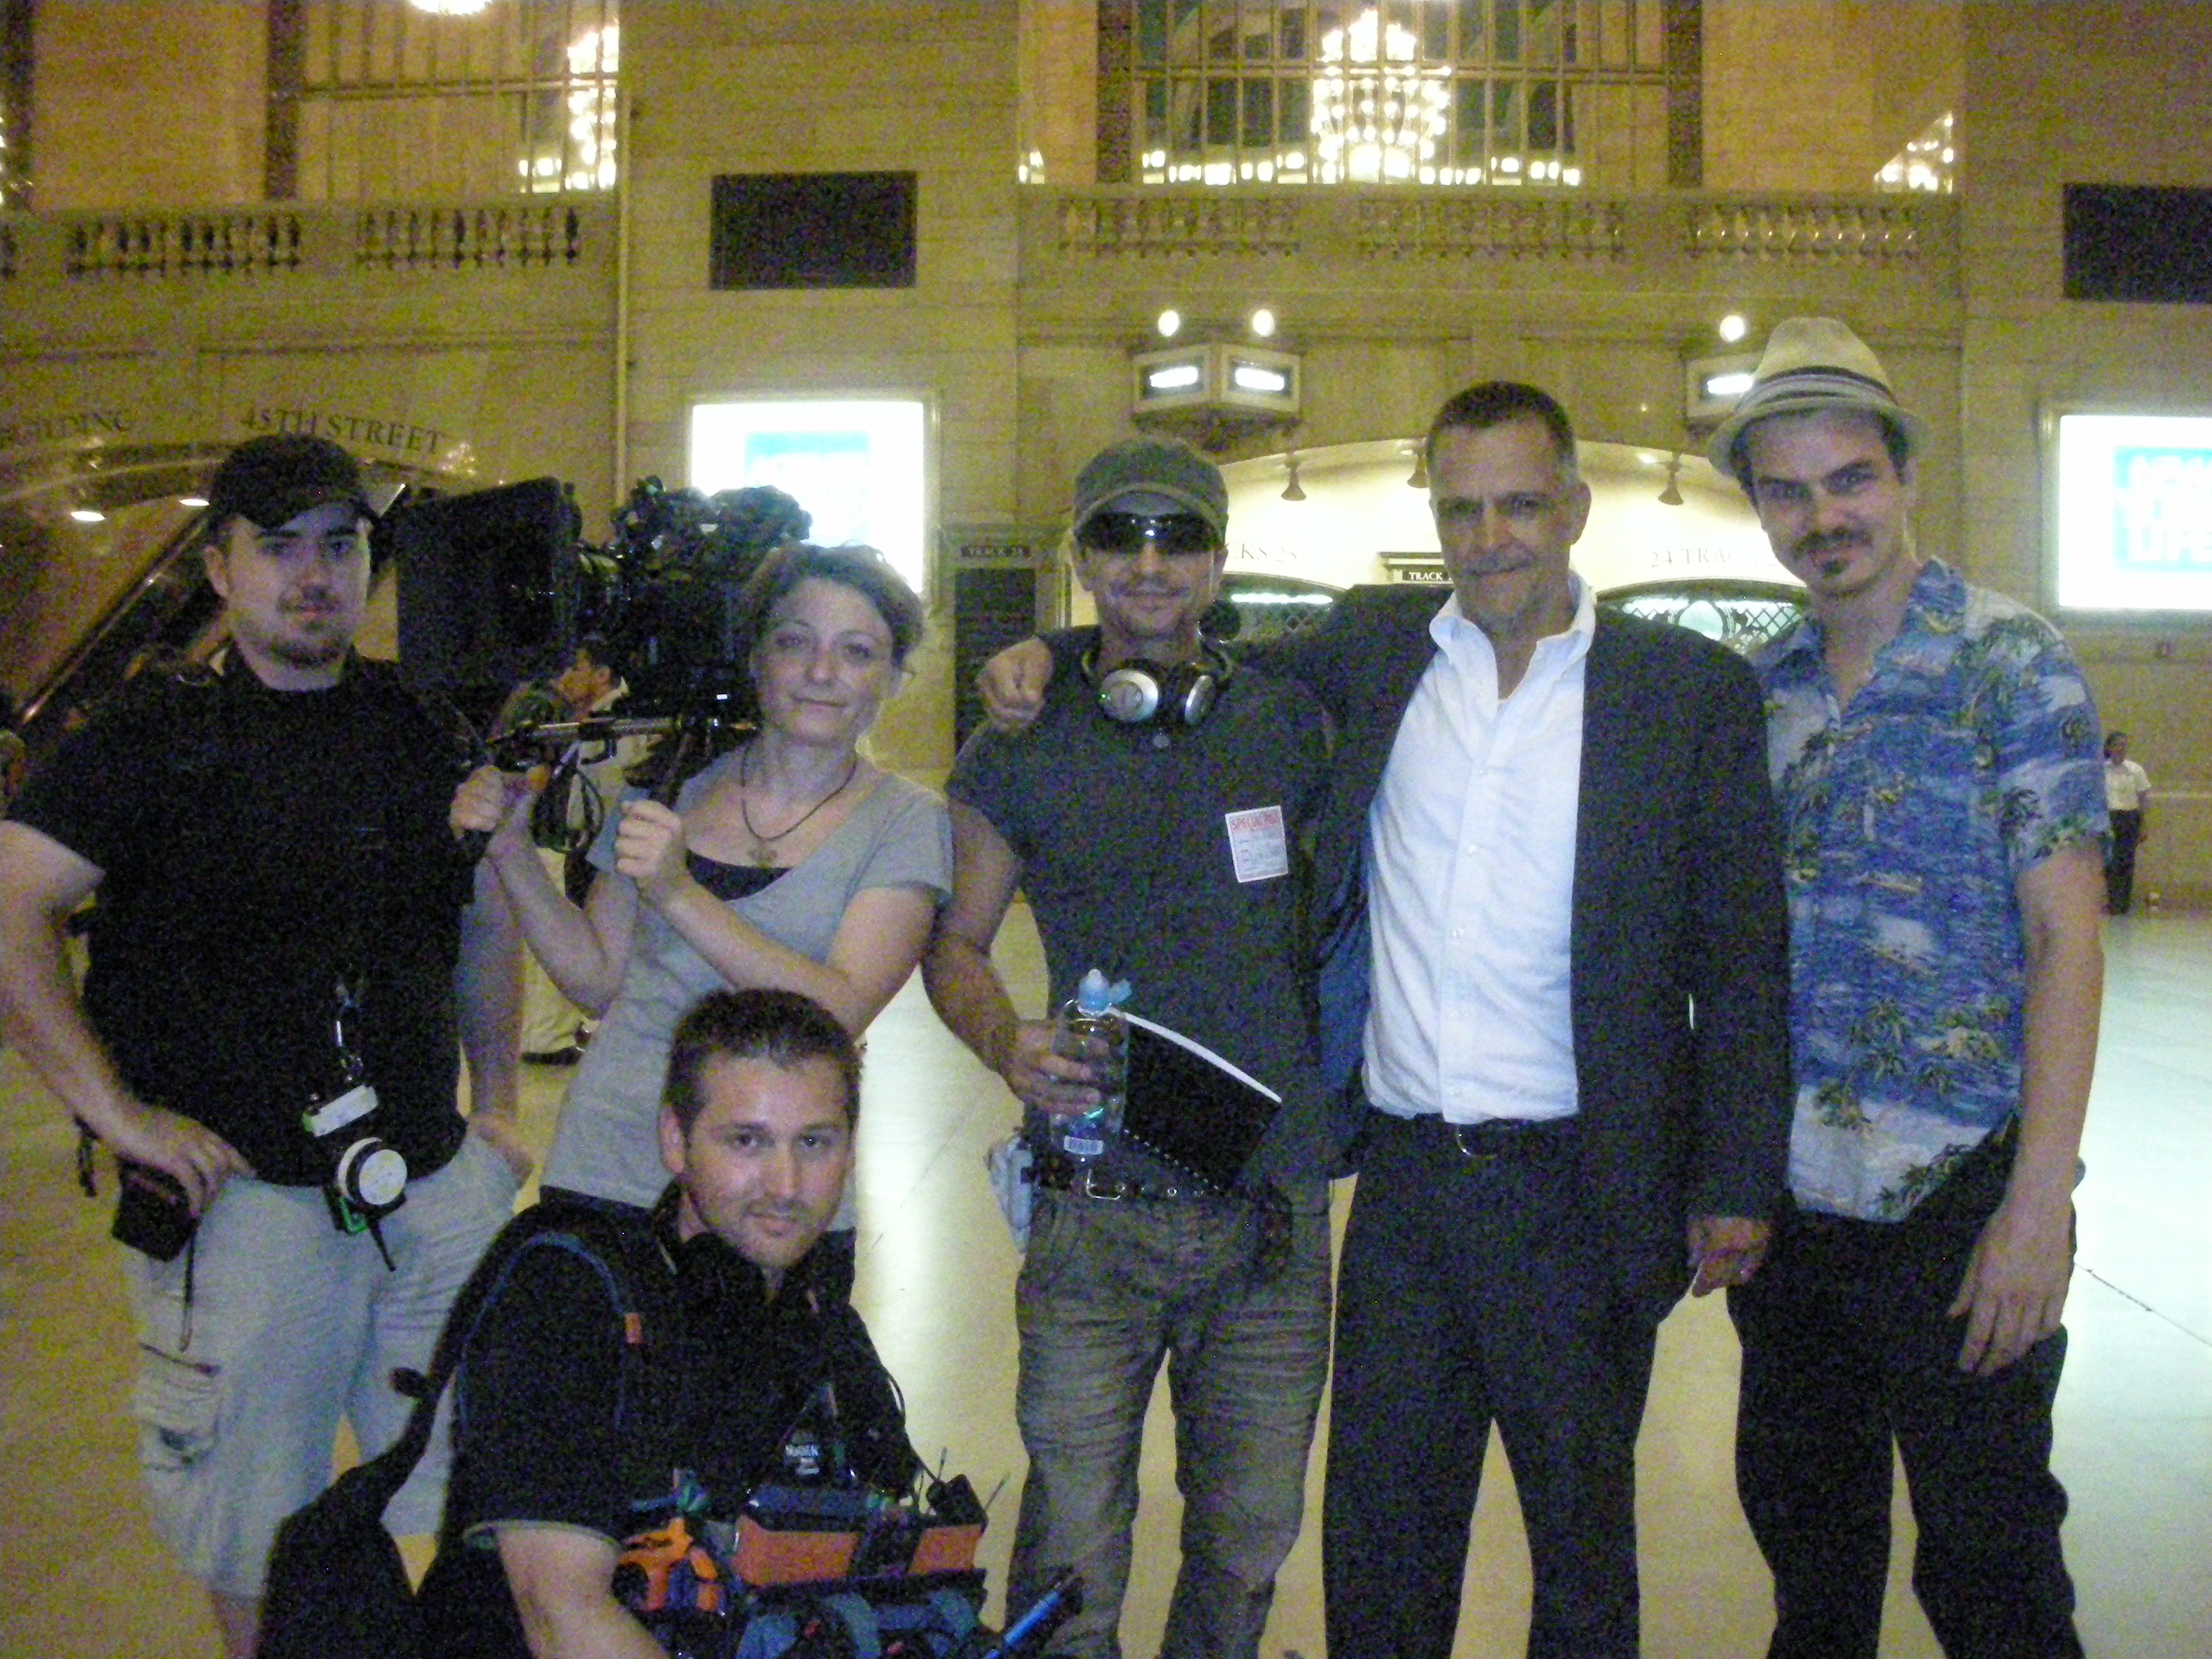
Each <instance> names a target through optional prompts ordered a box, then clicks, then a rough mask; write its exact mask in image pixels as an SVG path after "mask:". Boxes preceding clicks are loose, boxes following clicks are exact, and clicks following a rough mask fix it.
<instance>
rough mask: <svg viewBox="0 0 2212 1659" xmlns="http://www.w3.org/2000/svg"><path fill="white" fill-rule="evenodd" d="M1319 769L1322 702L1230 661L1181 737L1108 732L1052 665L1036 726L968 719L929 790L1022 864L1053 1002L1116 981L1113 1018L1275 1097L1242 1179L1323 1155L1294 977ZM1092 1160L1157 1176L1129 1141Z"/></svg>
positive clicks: (1297, 1168) (1291, 1168)
mask: <svg viewBox="0 0 2212 1659" xmlns="http://www.w3.org/2000/svg"><path fill="white" fill-rule="evenodd" d="M1327 765H1328V760H1327V752H1326V748H1325V744H1324V740H1323V736H1322V711H1321V706H1320V704H1319V703H1317V702H1315V701H1314V699H1313V698H1312V696H1310V694H1308V693H1307V692H1305V691H1304V690H1301V689H1300V688H1299V687H1297V685H1295V684H1292V683H1291V682H1290V681H1288V680H1282V679H1277V678H1272V677H1270V676H1268V675H1267V674H1265V673H1262V672H1260V671H1256V670H1252V669H1242V668H1240V669H1238V670H1237V671H1236V673H1235V674H1234V675H1232V676H1231V678H1230V680H1229V682H1228V684H1226V685H1225V687H1224V688H1223V690H1222V693H1221V696H1220V699H1219V701H1218V702H1216V703H1215V705H1214V707H1213V710H1212V713H1211V714H1208V715H1207V716H1206V720H1204V721H1203V722H1202V723H1201V724H1200V726H1198V727H1197V728H1196V729H1195V730H1193V731H1189V732H1175V733H1172V734H1170V733H1167V732H1160V731H1158V730H1156V729H1154V728H1152V727H1138V726H1115V725H1114V724H1112V723H1111V722H1109V720H1106V718H1105V717H1104V716H1103V714H1100V713H1099V711H1098V708H1097V697H1096V695H1095V694H1094V693H1093V692H1092V690H1091V686H1090V684H1088V682H1087V681H1085V679H1084V678H1082V677H1081V676H1080V675H1078V674H1067V673H1062V674H1060V675H1058V676H1056V677H1055V678H1054V680H1053V683H1052V685H1051V688H1050V689H1049V690H1048V692H1047V694H1046V701H1045V708H1044V712H1043V714H1042V716H1041V717H1040V718H1039V719H1038V720H1037V722H1036V726H1033V727H1032V728H1031V729H1030V731H1029V732H1025V733H1021V734H1018V735H1009V734H1007V733H1004V732H994V731H993V730H991V729H990V728H989V727H987V726H985V727H979V728H978V729H977V730H976V732H975V734H974V735H973V736H972V737H970V738H969V739H968V742H967V744H966V745H965V746H964V747H963V748H962V750H961V751H960V757H959V758H958V759H957V761H955V762H954V763H953V767H952V775H951V778H950V779H948V780H947V781H946V783H945V791H946V793H948V794H950V795H951V797H952V798H953V799H955V800H957V801H959V802H961V803H963V805H969V806H972V807H974V808H975V810H976V811H979V812H981V814H982V815H983V816H984V817H986V818H987V819H989V820H990V822H991V825H992V827H993V828H994V829H997V830H998V832H999V833H1000V835H1001V836H1004V837H1005V838H1006V844H1007V846H1008V847H1010V848H1012V849H1013V852H1014V853H1015V854H1016V856H1018V858H1020V860H1022V877H1021V883H1022V889H1023V890H1024V892H1025V893H1027V894H1028V895H1029V899H1030V905H1031V906H1032V908H1034V909H1035V911H1036V922H1037V932H1038V933H1039V935H1040V936H1041V937H1042V939H1043V942H1044V950H1045V961H1046V963H1047V965H1048V968H1049V969H1050V972H1051V976H1052V992H1051V995H1052V1006H1054V1007H1057V1006H1059V1005H1060V1003H1061V1002H1064V1001H1065V1000H1066V999H1067V998H1069V997H1071V996H1073V994H1074V992H1075V982H1076V981H1077V980H1079V979H1080V978H1081V977H1082V975H1083V973H1084V971H1085V969H1090V968H1098V969H1103V970H1104V972H1105V973H1106V975H1107V976H1108V977H1109V978H1111V979H1127V980H1128V981H1130V985H1131V987H1132V988H1131V995H1130V999H1129V1003H1128V1006H1129V1009H1130V1011H1131V1012H1134V1013H1138V1014H1142V1015H1143V1016H1145V1017H1146V1018H1148V1019H1152V1020H1155V1021H1157V1022H1158V1023H1159V1024H1163V1025H1166V1026H1170V1027H1171V1028H1173V1029H1174V1030H1178V1031H1181V1032H1182V1033H1183V1034H1184V1035H1185V1036H1189V1037H1191V1038H1192V1039H1194V1041H1196V1042H1200V1043H1203V1044H1205V1045H1206V1047H1207V1048H1212V1050H1213V1051H1214V1052H1215V1053H1217V1054H1222V1055H1224V1056H1225V1057H1226V1058H1227V1059H1229V1060H1231V1061H1232V1062H1234V1063H1235V1064H1236V1065H1237V1066H1239V1067H1241V1068H1242V1069H1243V1070H1244V1071H1246V1072H1248V1073H1251V1075H1253V1076H1254V1077H1256V1078H1258V1079H1260V1080H1261V1082H1263V1083H1265V1084H1267V1085H1268V1086H1270V1087H1271V1088H1273V1089H1275V1090H1276V1091H1279V1092H1280V1093H1281V1095H1282V1096H1283V1105H1282V1107H1281V1108H1280V1109H1278V1111H1277V1113H1276V1115H1275V1121H1274V1123H1273V1127H1271V1128H1270V1129H1269V1131H1268V1133H1267V1139H1266V1140H1264V1141H1263V1142H1262V1143H1261V1146H1260V1150H1259V1151H1258V1152H1255V1154H1254V1155H1253V1158H1252V1161H1251V1163H1250V1164H1249V1165H1248V1166H1247V1169H1246V1171H1245V1174H1246V1178H1247V1179H1248V1180H1252V1179H1257V1178H1262V1177H1265V1176H1319V1175H1322V1174H1325V1173H1327V1172H1328V1170H1329V1169H1330V1167H1331V1165H1332V1164H1333V1162H1334V1148H1333V1146H1332V1144H1331V1143H1330V1142H1329V1140H1328V1131H1327V1124H1326V1120H1325V1114H1324V1111H1323V1106H1322V1097H1321V1090H1320V1086H1319V1079H1318V1076H1317V1073H1316V1069H1315V1066H1314V1060H1313V1054H1312V1048H1311V1044H1310V1040H1309V1036H1308V1032H1307V1030H1306V1023H1305V1018H1304V1006H1303V1002H1302V1000H1301V997H1300V994H1299V988H1298V974H1299V969H1300V962H1299V937H1298V899H1299V896H1300V895H1299V892H1298V887H1299V882H1298V880H1297V872H1298V870H1299V869H1300V868H1301V865H1302V860H1300V858H1299V856H1298V848H1297V842H1298V838H1299V836H1300V832H1301V831H1302V830H1303V829H1304V827H1305V825H1306V823H1307V822H1308V820H1309V819H1310V817H1311V816H1312V814H1313V813H1314V812H1315V811H1317V810H1318V808H1319V805H1320V803H1321V798H1322V787H1323V781H1324V779H1325V776H1326V769H1327ZM1271 809H1272V811H1271ZM1022 1012H1024V1013H1030V1012H1036V1013H1049V1012H1050V1009H1042V1010H1029V1009H1024V1010H1023V1011H1022ZM1041 1128H1042V1126H1041V1125H1040V1124H1038V1123H1036V1122H1032V1124H1031V1132H1032V1133H1033V1134H1034V1133H1041ZM1106 1164H1107V1165H1108V1166H1109V1167H1110V1168H1113V1169H1115V1170H1117V1171H1119V1172H1122V1173H1127V1174H1130V1175H1133V1176H1137V1177H1138V1178H1139V1179H1148V1180H1149V1179H1159V1178H1161V1177H1162V1176H1163V1175H1164V1166H1157V1165H1156V1164H1154V1161H1153V1160H1152V1159H1151V1158H1148V1157H1147V1156H1146V1154H1145V1153H1144V1152H1141V1151H1140V1150H1139V1149H1137V1148H1133V1147H1127V1146H1117V1147H1115V1148H1114V1149H1113V1150H1112V1151H1110V1152H1109V1153H1108V1154H1107V1158H1106Z"/></svg>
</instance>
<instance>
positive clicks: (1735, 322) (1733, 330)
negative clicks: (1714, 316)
mask: <svg viewBox="0 0 2212 1659" xmlns="http://www.w3.org/2000/svg"><path fill="white" fill-rule="evenodd" d="M1750 327H1751V325H1750V324H1749V323H1748V322H1747V321H1745V320H1744V316H1743V313H1741V312H1740V311H1731V312H1730V313H1729V314H1728V315H1727V316H1725V317H1723V318H1722V319H1720V322H1719V323H1718V325H1716V327H1715V328H1714V332H1715V333H1717V334H1718V335H1719V336H1720V337H1721V339H1722V340H1723V342H1724V343H1727V344H1729V345H1734V344H1735V343H1736V342H1737V341H1738V340H1741V338H1743V337H1744V335H1745V333H1746V332H1747V331H1748V330H1749V329H1750Z"/></svg>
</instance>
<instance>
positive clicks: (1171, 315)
mask: <svg viewBox="0 0 2212 1659" xmlns="http://www.w3.org/2000/svg"><path fill="white" fill-rule="evenodd" d="M1152 326H1153V327H1155V328H1157V329H1158V330H1159V331H1160V338H1162V339H1163V340H1172V339H1174V338H1175V337H1176V335H1178V334H1180V333H1182V313H1181V312H1180V311H1177V310H1176V308H1175V307H1173V306H1170V307H1168V308H1167V309H1166V310H1165V311H1163V312H1162V313H1160V316H1159V320H1158V322H1156V323H1154V324H1153V325H1152Z"/></svg>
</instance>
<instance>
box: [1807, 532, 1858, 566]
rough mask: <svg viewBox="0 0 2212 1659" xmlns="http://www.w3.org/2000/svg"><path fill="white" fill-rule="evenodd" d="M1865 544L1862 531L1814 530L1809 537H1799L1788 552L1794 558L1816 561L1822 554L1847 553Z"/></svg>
mask: <svg viewBox="0 0 2212 1659" xmlns="http://www.w3.org/2000/svg"><path fill="white" fill-rule="evenodd" d="M1866 544H1867V537H1866V532H1864V531H1863V530H1816V531H1814V532H1813V533H1812V534H1811V535H1809V536H1803V537H1800V538H1798V541H1797V544H1796V546H1795V547H1793V548H1791V549H1790V553H1791V555H1792V556H1795V557H1796V558H1801V559H1817V558H1819V557H1820V556H1822V555H1823V554H1826V553H1848V552H1850V550H1852V549H1853V548H1857V547H1864V546H1865V545H1866Z"/></svg>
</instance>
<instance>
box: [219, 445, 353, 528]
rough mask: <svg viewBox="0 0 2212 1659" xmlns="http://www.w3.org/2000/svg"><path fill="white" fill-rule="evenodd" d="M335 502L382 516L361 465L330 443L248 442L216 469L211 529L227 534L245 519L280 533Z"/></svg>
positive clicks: (234, 451)
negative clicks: (232, 524) (367, 488)
mask: <svg viewBox="0 0 2212 1659" xmlns="http://www.w3.org/2000/svg"><path fill="white" fill-rule="evenodd" d="M332 501H350V502H351V503H352V504H353V506H354V507H355V509H356V511H358V512H359V513H361V515H362V517H363V518H365V519H374V517H375V516H376V509H375V508H374V507H371V506H370V505H369V501H368V494H367V493H366V492H365V491H364V490H363V489H362V483H361V463H360V462H358V461H356V460H355V459H354V458H353V457H352V456H351V455H349V454H348V453H346V452H345V451H344V450H343V449H341V448H339V447H337V445H336V444H334V443H332V442H331V441H330V440H329V439H328V438H315V437H310V436H309V435H307V434H306V433H304V432H276V433H270V434H269V435H266V436H264V437H259V438H248V439H247V440H246V441H245V442H244V443H242V444H240V445H239V447H237V448H235V449H234V450H232V451H231V452H230V453H229V454H228V456H226V457H225V458H224V459H223V463H222V465H221V466H219V467H217V468H216V472H215V480H214V482H213V483H210V484H209V486H208V524H209V526H210V529H211V530H221V529H222V527H223V526H225V525H227V524H228V523H229V522H230V521H231V520H232V519H234V518H241V519H247V520H252V522H253V523H255V524H257V525H258V526H261V528H263V529H264V530H274V529H276V527H277V526H279V525H283V524H289V522H291V520H294V519H296V518H298V517H299V516H300V514H301V513H307V512H312V511H313V509H314V508H316V507H326V506H328V505H329V504H330V503H331V502H332Z"/></svg>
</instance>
